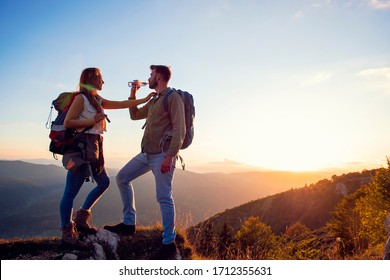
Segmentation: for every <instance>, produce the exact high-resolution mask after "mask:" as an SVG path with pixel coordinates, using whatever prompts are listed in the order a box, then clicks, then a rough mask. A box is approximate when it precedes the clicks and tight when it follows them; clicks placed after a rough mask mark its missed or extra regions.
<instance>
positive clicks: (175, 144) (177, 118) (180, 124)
mask: <svg viewBox="0 0 390 280" xmlns="http://www.w3.org/2000/svg"><path fill="white" fill-rule="evenodd" d="M169 97H170V100H169V102H168V111H169V115H170V116H171V121H172V139H171V143H170V146H169V149H168V151H167V153H168V155H170V156H176V155H177V154H178V153H179V150H180V147H181V145H182V144H183V141H184V137H185V134H186V126H185V113H184V103H183V101H182V99H181V96H180V95H179V94H178V93H173V94H171V96H169Z"/></svg>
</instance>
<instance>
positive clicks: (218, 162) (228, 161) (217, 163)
mask: <svg viewBox="0 0 390 280" xmlns="http://www.w3.org/2000/svg"><path fill="white" fill-rule="evenodd" d="M210 164H216V165H244V163H241V162H237V161H234V160H230V159H226V158H225V159H224V160H223V161H213V162H210Z"/></svg>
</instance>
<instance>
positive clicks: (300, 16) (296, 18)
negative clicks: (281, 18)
mask: <svg viewBox="0 0 390 280" xmlns="http://www.w3.org/2000/svg"><path fill="white" fill-rule="evenodd" d="M303 16H304V14H303V12H302V11H298V12H296V13H295V14H294V15H293V16H292V20H293V21H300V20H302V19H303Z"/></svg>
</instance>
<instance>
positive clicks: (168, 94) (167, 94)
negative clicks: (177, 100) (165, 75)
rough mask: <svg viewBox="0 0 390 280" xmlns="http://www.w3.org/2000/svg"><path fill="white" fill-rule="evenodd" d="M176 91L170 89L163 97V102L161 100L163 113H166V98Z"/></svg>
mask: <svg viewBox="0 0 390 280" xmlns="http://www.w3.org/2000/svg"><path fill="white" fill-rule="evenodd" d="M175 91H176V90H175V89H174V88H171V89H170V90H169V91H168V92H167V93H166V94H165V95H164V97H163V98H164V100H163V108H164V112H168V97H169V96H170V95H171V94H172V93H173V92H175ZM168 114H169V112H168Z"/></svg>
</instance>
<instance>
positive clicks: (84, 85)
mask: <svg viewBox="0 0 390 280" xmlns="http://www.w3.org/2000/svg"><path fill="white" fill-rule="evenodd" d="M99 75H100V69H99V68H96V67H89V68H85V69H84V70H83V72H81V75H80V83H79V88H78V91H79V92H80V93H82V94H84V95H85V96H86V97H87V98H88V100H89V102H90V103H91V105H92V106H93V107H94V108H95V109H96V111H98V112H101V111H102V107H101V105H100V102H99V100H100V96H99V95H97V93H95V94H93V92H94V91H95V92H96V89H95V88H94V87H93V86H92V84H93V81H94V80H95V79H96V77H97V76H99Z"/></svg>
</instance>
